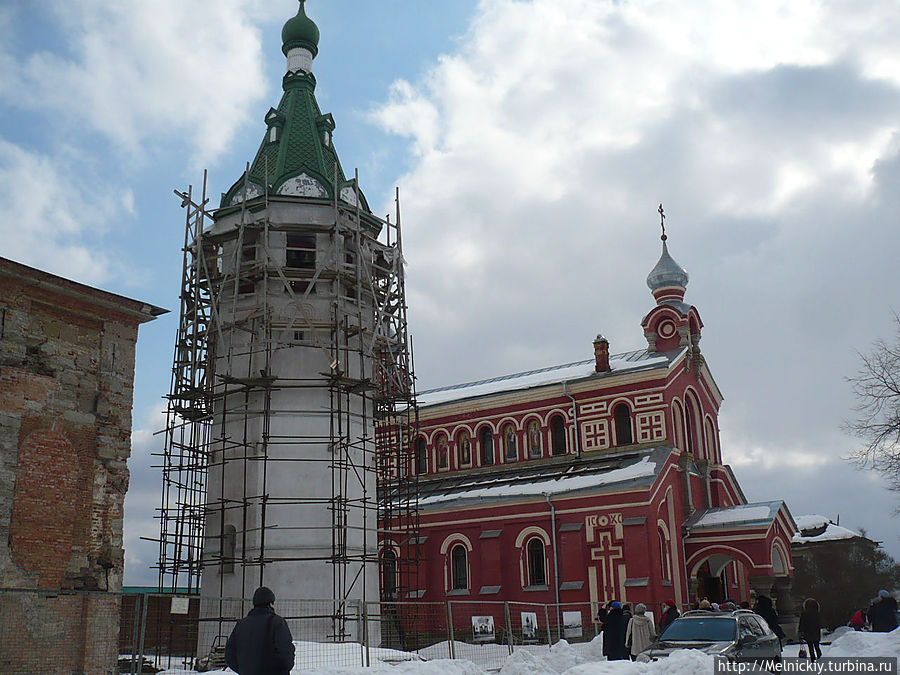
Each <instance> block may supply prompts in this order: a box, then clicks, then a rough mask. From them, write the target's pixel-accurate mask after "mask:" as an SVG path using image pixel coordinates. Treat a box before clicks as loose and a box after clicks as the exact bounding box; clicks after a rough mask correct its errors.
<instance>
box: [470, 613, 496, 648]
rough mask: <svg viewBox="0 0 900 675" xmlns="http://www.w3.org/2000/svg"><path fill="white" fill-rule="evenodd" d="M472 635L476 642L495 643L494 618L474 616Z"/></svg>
mask: <svg viewBox="0 0 900 675" xmlns="http://www.w3.org/2000/svg"><path fill="white" fill-rule="evenodd" d="M472 635H473V637H474V639H475V642H493V641H494V617H492V616H473V617H472Z"/></svg>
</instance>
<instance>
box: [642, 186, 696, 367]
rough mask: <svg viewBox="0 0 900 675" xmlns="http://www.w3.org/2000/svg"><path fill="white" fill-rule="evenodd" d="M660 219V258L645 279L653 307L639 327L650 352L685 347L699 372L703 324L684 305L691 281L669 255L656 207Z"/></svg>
mask: <svg viewBox="0 0 900 675" xmlns="http://www.w3.org/2000/svg"><path fill="white" fill-rule="evenodd" d="M659 218H660V227H661V228H662V236H661V237H660V239H661V240H662V254H661V255H660V257H659V261H658V262H657V263H656V266H655V267H654V268H653V269H652V270H651V271H650V274H649V275H647V286H648V287H649V288H650V292H651V293H652V294H653V298H654V299H655V300H656V307H654V308H653V309H651V310H650V312H649V313H648V314H647V315H646V316H645V317H644V318H643V320H642V321H641V326H642V327H643V329H644V337H645V338H646V339H647V345H648V349H649V351H651V352H667V351H672V350H675V349H681V348H682V347H687V348H688V360H689V362H690V363H692V364H693V365H694V367H695V368H699V366H700V364H701V362H702V361H701V359H702V357H701V355H700V331H701V329H702V328H703V321H701V320H700V313H699V312H698V311H697V308H696V307H694V306H693V305H689V304H688V303H686V302H685V301H684V294H685V291H686V290H687V284H688V281H689V279H690V277H689V276H688V273H687V271H686V270H685V269H684V268H683V267H682V266H681V265H679V264H678V263H677V262H675V260H674V259H673V258H672V256H671V255H670V254H669V248H668V246H667V244H666V241H667V240H668V236H667V235H666V214H665V211H664V210H663V206H662V204H660V205H659Z"/></svg>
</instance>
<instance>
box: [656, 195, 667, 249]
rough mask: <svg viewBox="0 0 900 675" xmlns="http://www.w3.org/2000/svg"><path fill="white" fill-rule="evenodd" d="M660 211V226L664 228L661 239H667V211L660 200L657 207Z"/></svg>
mask: <svg viewBox="0 0 900 675" xmlns="http://www.w3.org/2000/svg"><path fill="white" fill-rule="evenodd" d="M657 211H658V212H659V226H660V227H661V228H662V237H661V239H662V240H663V241H665V240H666V239H667V237H666V212H665V211H663V205H662V203H661V202H660V205H659V208H658V209H657Z"/></svg>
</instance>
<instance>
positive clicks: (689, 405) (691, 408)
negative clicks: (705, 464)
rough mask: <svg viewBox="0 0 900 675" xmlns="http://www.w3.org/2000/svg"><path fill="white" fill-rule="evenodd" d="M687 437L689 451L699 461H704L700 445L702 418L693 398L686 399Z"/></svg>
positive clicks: (685, 419) (685, 420)
mask: <svg viewBox="0 0 900 675" xmlns="http://www.w3.org/2000/svg"><path fill="white" fill-rule="evenodd" d="M684 412H685V415H684V422H685V425H684V426H685V435H686V436H687V439H686V440H687V449H688V451H689V452H690V453H691V454H692V455H693V456H694V457H696V458H697V459H703V454H702V449H703V448H702V447H701V445H700V436H699V434H698V431H699V423H700V417H699V416H698V414H697V405H696V403H695V402H694V399H693V397H692V396H687V397H686V398H685V411H684Z"/></svg>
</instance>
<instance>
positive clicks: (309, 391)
mask: <svg viewBox="0 0 900 675" xmlns="http://www.w3.org/2000/svg"><path fill="white" fill-rule="evenodd" d="M303 202H304V199H303V198H301V197H289V198H288V197H285V198H281V199H279V200H278V201H277V202H270V203H269V204H268V205H267V207H266V208H265V209H263V210H262V211H257V212H254V213H253V214H252V216H251V222H250V223H243V224H242V223H241V220H242V219H245V218H247V216H248V214H247V212H246V211H244V210H242V211H238V212H235V213H232V214H230V215H228V216H225V217H223V218H221V219H220V220H218V221H217V222H216V224H215V226H214V227H213V228H212V229H211V230H210V231H209V232H208V233H207V236H208V238H209V239H211V240H212V241H215V242H216V246H217V253H218V255H217V257H218V258H219V260H221V262H220V263H219V264H220V266H221V269H222V273H223V274H222V279H223V280H224V282H223V283H222V285H221V286H220V287H219V288H218V289H217V290H218V293H217V296H218V297H219V302H218V309H217V312H216V313H217V315H218V322H217V325H216V326H215V327H214V330H213V331H212V335H213V341H214V342H215V350H214V351H215V373H216V385H215V389H216V394H215V397H214V398H215V403H214V406H213V420H212V424H211V428H210V451H211V456H210V468H209V474H208V488H207V500H206V503H207V513H206V525H205V533H204V571H203V577H202V582H201V591H202V595H203V596H206V597H215V598H219V597H224V598H249V597H252V595H253V591H254V589H255V588H256V587H257V586H259V585H266V586H269V587H270V588H272V589H273V590H274V591H275V593H276V595H277V596H279V597H283V598H292V599H293V598H297V599H299V598H303V599H310V600H322V601H326V600H331V599H335V598H336V599H340V600H344V601H347V602H349V603H350V604H351V605H352V604H354V603H362V602H364V601H367V600H368V601H374V600H376V599H377V598H378V574H377V550H376V545H377V541H376V513H375V510H376V509H375V497H376V484H375V477H376V467H375V447H374V437H375V433H374V415H373V399H372V396H371V383H372V381H373V378H374V376H375V373H374V362H373V355H372V349H371V347H370V344H371V343H372V342H373V340H372V339H371V338H372V336H373V334H374V333H375V332H376V330H377V327H376V326H375V320H376V314H377V311H376V307H375V298H374V296H373V295H371V294H370V293H368V292H366V290H365V289H364V286H365V285H366V284H364V283H362V280H361V279H358V278H357V275H358V274H359V272H358V267H360V266H359V265H357V257H358V256H359V255H360V251H362V255H364V256H367V257H369V258H371V257H372V255H373V253H375V255H376V257H377V255H378V253H377V252H381V254H382V257H383V255H384V253H385V252H389V250H390V249H389V247H386V246H384V245H382V244H379V243H378V242H377V240H375V239H374V238H373V237H372V236H371V234H370V233H368V232H366V231H365V226H364V225H362V224H361V223H360V222H359V221H357V220H355V219H354V217H353V214H352V211H351V210H350V209H349V208H348V206H347V205H344V206H343V207H335V206H325V205H322V204H319V203H306V204H304V203H303ZM297 235H302V236H303V237H304V239H303V242H304V243H305V245H307V246H309V247H310V248H307V249H305V255H306V257H305V258H304V259H303V261H302V267H294V266H292V265H291V264H290V263H289V261H288V260H287V259H286V258H287V251H288V243H289V241H290V238H292V237H295V236H297ZM313 246H314V248H313ZM236 267H243V268H244V269H243V270H239V269H236ZM296 274H301V275H302V276H300V277H298V276H296ZM298 282H299V283H298ZM235 285H237V286H238V287H239V288H238V292H237V293H235ZM241 286H243V288H241ZM251 287H252V290H251ZM301 288H302V289H303V290H299V289H301ZM357 288H358V290H357ZM294 289H297V290H294ZM353 296H355V297H353ZM374 342H376V343H377V340H375V341H374ZM351 612H352V608H351ZM320 623H323V625H317V626H314V625H312V624H310V623H309V622H307V623H306V626H305V627H306V628H307V629H309V630H310V631H311V632H312V633H314V634H316V635H318V636H319V637H320V638H325V637H328V638H336V639H353V638H355V637H358V636H357V633H358V630H359V626H358V625H355V623H354V622H353V621H350V622H348V623H346V624H344V625H341V626H336V625H333V622H331V621H327V620H326V621H324V622H320ZM202 651H203V649H202V646H201V653H202Z"/></svg>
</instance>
